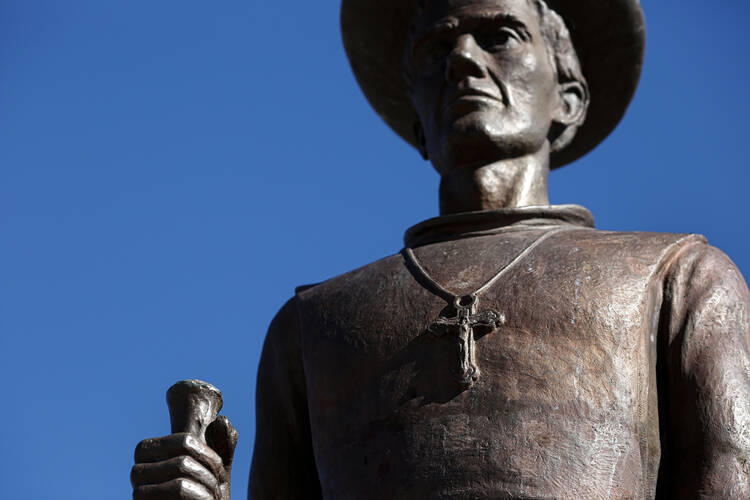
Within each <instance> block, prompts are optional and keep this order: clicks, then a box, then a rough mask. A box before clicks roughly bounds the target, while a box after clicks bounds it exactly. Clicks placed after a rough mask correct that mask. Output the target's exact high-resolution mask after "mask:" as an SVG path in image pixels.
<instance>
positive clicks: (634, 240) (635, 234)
mask: <svg viewBox="0 0 750 500" xmlns="http://www.w3.org/2000/svg"><path fill="white" fill-rule="evenodd" d="M558 243H559V244H561V245H567V246H570V245H572V246H577V247H579V248H581V249H586V250H588V251H590V252H596V253H599V254H602V255H603V256H608V257H612V256H617V255H621V256H629V255H632V256H639V257H641V258H648V257H653V258H655V259H657V260H658V259H659V258H663V257H665V256H666V255H668V254H671V253H673V252H676V251H679V250H680V249H684V248H687V247H701V246H708V241H707V240H706V238H705V237H704V236H703V235H701V234H690V233H657V232H649V231H605V230H601V229H593V228H586V229H578V230H572V231H564V232H563V233H562V235H561V236H560V238H559V239H558Z"/></svg>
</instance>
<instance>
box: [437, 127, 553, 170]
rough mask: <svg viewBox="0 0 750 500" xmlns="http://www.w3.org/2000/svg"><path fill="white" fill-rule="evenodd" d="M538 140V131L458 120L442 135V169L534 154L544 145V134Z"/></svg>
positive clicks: (465, 166)
mask: <svg viewBox="0 0 750 500" xmlns="http://www.w3.org/2000/svg"><path fill="white" fill-rule="evenodd" d="M535 139H536V137H535V135H534V134H524V133H507V131H504V130H502V128H501V127H498V126H491V125H488V124H484V123H477V122H469V123H464V124H460V123H456V124H455V126H454V127H452V128H451V130H450V131H448V133H447V134H446V135H444V136H443V138H442V148H441V154H440V155H439V156H440V157H439V161H438V163H439V164H440V167H442V168H439V170H447V171H449V170H453V171H455V170H470V169H474V168H478V167H481V166H483V165H489V164H491V163H495V162H498V161H503V160H508V159H511V158H519V157H522V156H526V155H529V154H533V153H536V152H537V151H539V150H540V149H541V147H542V146H543V144H544V138H543V136H542V138H541V140H535ZM436 159H438V158H436ZM440 173H446V172H440Z"/></svg>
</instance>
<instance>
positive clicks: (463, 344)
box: [427, 295, 505, 389]
mask: <svg viewBox="0 0 750 500" xmlns="http://www.w3.org/2000/svg"><path fill="white" fill-rule="evenodd" d="M477 302H478V298H477V296H476V295H464V296H463V297H456V298H455V299H454V306H455V308H456V311H457V314H456V316H455V317H453V318H445V317H442V316H441V317H439V318H438V319H437V320H435V322H434V323H432V324H431V325H430V326H429V327H427V330H428V331H429V332H430V333H431V334H432V335H433V336H435V337H442V336H444V335H447V334H450V335H455V337H456V340H457V341H458V357H459V359H458V363H459V365H458V371H457V375H458V380H457V382H458V384H459V385H460V386H461V387H463V388H464V389H468V388H469V387H471V386H472V385H473V384H474V382H476V381H477V379H479V367H478V366H477V364H476V360H475V356H474V332H475V331H476V332H477V333H483V334H487V333H492V332H494V331H495V330H496V329H497V328H498V327H499V326H500V325H502V324H503V323H504V319H505V318H504V317H503V316H502V315H501V314H498V313H496V312H495V311H491V310H487V311H482V312H480V313H476V306H477Z"/></svg>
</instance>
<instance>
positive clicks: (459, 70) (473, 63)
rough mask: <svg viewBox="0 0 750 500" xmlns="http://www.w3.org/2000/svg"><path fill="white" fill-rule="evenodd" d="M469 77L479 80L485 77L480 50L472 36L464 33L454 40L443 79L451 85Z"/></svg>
mask: <svg viewBox="0 0 750 500" xmlns="http://www.w3.org/2000/svg"><path fill="white" fill-rule="evenodd" d="M469 76H473V77H476V78H481V77H483V76H485V71H484V66H483V64H482V48H481V47H480V46H479V45H478V44H477V42H476V40H475V39H474V37H473V36H472V35H470V34H468V33H466V34H463V35H461V36H459V37H458V38H457V39H456V43H455V46H454V47H453V50H451V51H450V53H449V54H448V61H447V62H446V65H445V78H446V80H447V81H449V82H451V83H458V82H460V81H461V80H463V79H464V78H466V77H469Z"/></svg>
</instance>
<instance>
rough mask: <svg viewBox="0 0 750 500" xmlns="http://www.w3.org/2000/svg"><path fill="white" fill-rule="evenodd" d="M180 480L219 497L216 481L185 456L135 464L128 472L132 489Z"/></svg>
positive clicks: (205, 470)
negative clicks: (187, 481)
mask: <svg viewBox="0 0 750 500" xmlns="http://www.w3.org/2000/svg"><path fill="white" fill-rule="evenodd" d="M180 478H182V479H189V480H191V481H193V482H195V483H198V484H201V485H203V486H204V487H205V488H206V489H207V490H209V491H210V492H211V493H212V494H213V495H214V496H216V497H217V498H219V497H220V496H221V489H220V487H219V481H218V479H216V477H215V476H214V475H213V474H212V473H211V471H209V470H208V469H206V468H205V467H204V466H203V465H201V464H200V463H199V462H198V461H197V460H195V459H194V458H193V457H190V456H187V455H183V456H181V457H174V458H170V459H169V460H164V461H162V462H155V463H148V464H135V465H134V466H133V468H132V469H131V471H130V483H131V484H132V485H133V488H137V487H139V486H146V485H156V484H162V483H167V482H169V481H171V480H173V479H180Z"/></svg>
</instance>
